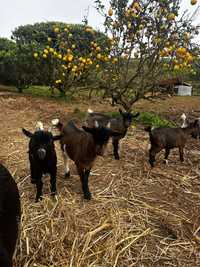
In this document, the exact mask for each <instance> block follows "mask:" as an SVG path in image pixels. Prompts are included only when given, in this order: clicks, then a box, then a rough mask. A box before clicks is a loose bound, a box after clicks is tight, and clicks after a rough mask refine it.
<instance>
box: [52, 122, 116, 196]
mask: <svg viewBox="0 0 200 267" xmlns="http://www.w3.org/2000/svg"><path fill="white" fill-rule="evenodd" d="M52 124H53V125H54V126H56V127H57V128H58V129H59V130H60V132H61V134H62V138H61V141H60V143H61V149H62V152H63V158H64V165H65V166H64V167H65V177H69V176H70V172H69V167H68V156H69V158H70V159H71V160H73V161H74V163H75V164H76V167H77V171H78V174H79V176H80V179H81V184H82V190H83V194H84V198H85V199H91V193H90V190H89V186H88V178H89V175H90V170H91V168H92V166H93V164H94V160H95V158H96V156H98V155H99V156H103V154H104V150H105V147H106V145H107V143H108V140H109V137H110V136H115V135H118V133H115V132H113V131H112V130H111V129H109V128H107V127H102V126H99V125H98V123H97V122H95V127H93V128H89V127H86V126H83V127H82V128H83V129H79V128H78V127H77V126H76V125H75V124H74V122H73V121H69V122H68V123H67V124H66V125H65V126H63V124H62V123H60V122H59V120H58V119H55V120H53V121H52Z"/></svg>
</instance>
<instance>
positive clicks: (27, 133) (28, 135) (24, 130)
mask: <svg viewBox="0 0 200 267" xmlns="http://www.w3.org/2000/svg"><path fill="white" fill-rule="evenodd" d="M22 132H23V134H24V135H26V136H27V137H29V138H31V137H32V136H33V134H32V133H31V132H29V131H27V130H26V129H24V128H22Z"/></svg>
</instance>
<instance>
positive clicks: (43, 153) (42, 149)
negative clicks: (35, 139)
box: [38, 148, 46, 160]
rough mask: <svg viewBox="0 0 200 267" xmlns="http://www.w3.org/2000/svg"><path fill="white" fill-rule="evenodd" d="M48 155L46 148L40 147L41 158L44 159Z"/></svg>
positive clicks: (39, 155)
mask: <svg viewBox="0 0 200 267" xmlns="http://www.w3.org/2000/svg"><path fill="white" fill-rule="evenodd" d="M45 156H46V150H45V149H44V148H40V149H38V157H39V159H41V160H42V159H44V158H45Z"/></svg>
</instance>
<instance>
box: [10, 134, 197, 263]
mask: <svg viewBox="0 0 200 267" xmlns="http://www.w3.org/2000/svg"><path fill="white" fill-rule="evenodd" d="M134 131H135V130H134ZM132 135H134V136H132ZM142 136H144V135H143V132H142V131H141V130H139V129H138V130H137V131H136V133H135V132H134V133H133V132H131V133H130V135H129V137H128V138H127V139H126V140H125V141H124V142H123V149H122V160H121V161H120V162H116V161H114V160H112V157H111V154H110V152H111V150H112V147H111V145H109V147H108V153H109V154H107V155H106V157H105V158H104V159H101V158H99V159H98V160H97V162H96V165H95V167H94V169H93V175H92V176H91V178H90V185H91V186H90V187H91V192H92V193H93V200H91V201H90V202H88V201H84V200H83V198H82V192H81V187H80V182H79V178H78V176H77V174H76V170H75V168H74V166H73V163H71V167H72V177H71V178H70V179H69V180H64V179H63V177H62V176H63V175H62V172H63V167H62V159H61V155H60V153H58V154H59V171H58V191H59V195H58V197H57V198H56V199H51V198H50V197H49V192H50V190H49V183H48V181H47V180H48V179H47V178H45V179H46V183H45V188H44V193H45V197H44V200H43V201H42V202H41V203H37V204H35V203H34V202H33V201H34V194H35V192H34V188H33V187H32V186H31V185H30V183H29V177H24V179H23V178H22V177H21V178H20V181H19V188H20V192H21V196H22V211H23V217H22V225H21V239H20V243H19V246H18V250H17V256H16V258H15V265H14V266H16V267H17V266H38V267H39V266H40V267H42V266H43V267H44V266H52V267H53V266H55V267H57V266H63V267H64V266H98V267H100V266H102V267H107V266H112V267H117V266H120V267H121V266H124V267H125V266H180V265H182V266H198V264H200V259H199V255H200V254H199V253H200V251H199V244H200V243H199V242H200V235H199V223H200V221H199V214H200V213H199V211H200V210H199V198H200V193H199V192H200V191H199V185H200V184H199V181H198V180H199V174H200V171H199V169H198V166H197V165H196V166H195V167H194V168H193V169H191V170H189V169H190V168H191V167H192V166H193V163H192V162H193V161H194V162H195V160H196V161H197V160H198V155H196V153H193V152H188V153H187V157H188V160H187V163H185V164H184V165H182V166H181V164H180V163H179V162H178V154H177V152H176V151H175V152H174V153H173V155H172V156H171V157H170V158H171V162H170V166H163V165H162V162H161V158H160V160H159V159H158V163H157V167H155V169H153V170H152V171H151V170H150V168H149V166H148V164H147V155H146V147H147V144H148V137H147V136H145V137H143V139H144V140H142ZM58 149H59V148H58ZM192 151H193V150H192ZM161 157H162V156H161ZM173 160H174V162H173ZM190 164H191V166H189V168H188V166H187V165H190Z"/></svg>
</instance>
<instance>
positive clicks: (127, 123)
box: [119, 109, 139, 128]
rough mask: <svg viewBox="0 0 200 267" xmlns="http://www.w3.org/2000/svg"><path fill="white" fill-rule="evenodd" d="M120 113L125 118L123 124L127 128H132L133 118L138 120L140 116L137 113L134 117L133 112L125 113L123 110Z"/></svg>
mask: <svg viewBox="0 0 200 267" xmlns="http://www.w3.org/2000/svg"><path fill="white" fill-rule="evenodd" d="M119 113H120V114H121V116H122V118H123V123H124V126H125V127H126V128H128V127H130V125H131V123H132V120H133V118H136V117H138V116H139V113H136V114H135V115H133V114H132V113H131V112H123V111H122V110H121V109H119Z"/></svg>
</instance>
